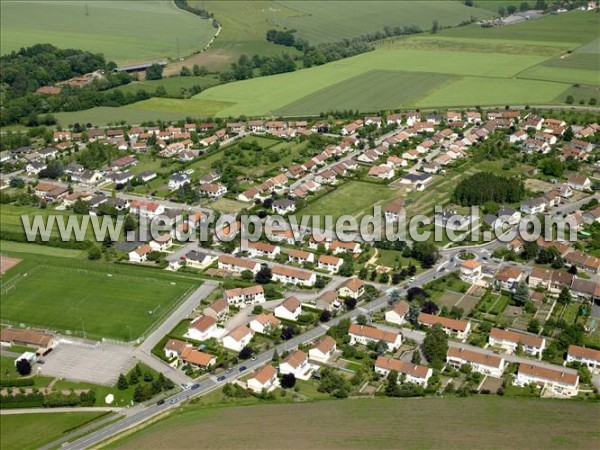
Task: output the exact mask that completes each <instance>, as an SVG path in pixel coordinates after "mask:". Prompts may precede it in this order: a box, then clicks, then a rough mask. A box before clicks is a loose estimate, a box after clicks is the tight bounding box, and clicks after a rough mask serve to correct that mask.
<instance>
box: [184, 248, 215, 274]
mask: <svg viewBox="0 0 600 450" xmlns="http://www.w3.org/2000/svg"><path fill="white" fill-rule="evenodd" d="M216 259H217V257H216V256H212V255H209V254H207V253H203V252H198V251H196V250H191V251H189V252H187V253H186V254H185V263H186V265H187V267H191V268H192V269H200V270H204V269H206V268H207V267H208V266H210V265H211V264H212V263H213V262H214V261H215V260H216Z"/></svg>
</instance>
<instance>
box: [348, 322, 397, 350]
mask: <svg viewBox="0 0 600 450" xmlns="http://www.w3.org/2000/svg"><path fill="white" fill-rule="evenodd" d="M348 334H350V344H352V345H354V344H356V343H357V342H358V343H360V344H363V345H367V344H368V343H369V342H379V341H383V342H385V343H386V345H387V350H388V351H390V352H391V351H393V350H394V349H395V348H398V347H400V345H402V335H401V334H400V333H395V332H393V331H384V330H381V329H379V328H375V327H370V326H368V325H359V324H357V323H353V324H352V325H350V329H349V330H348Z"/></svg>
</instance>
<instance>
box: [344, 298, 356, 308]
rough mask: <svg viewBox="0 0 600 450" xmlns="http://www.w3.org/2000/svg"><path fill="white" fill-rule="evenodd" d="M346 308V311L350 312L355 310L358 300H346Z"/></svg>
mask: <svg viewBox="0 0 600 450" xmlns="http://www.w3.org/2000/svg"><path fill="white" fill-rule="evenodd" d="M344 306H346V309H347V310H348V311H351V310H353V309H354V308H356V299H355V298H352V297H348V298H345V299H344Z"/></svg>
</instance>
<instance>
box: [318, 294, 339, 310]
mask: <svg viewBox="0 0 600 450" xmlns="http://www.w3.org/2000/svg"><path fill="white" fill-rule="evenodd" d="M340 306H342V302H341V301H340V299H339V297H338V296H337V294H336V293H335V291H325V292H323V293H322V294H321V295H319V297H318V298H317V301H316V307H317V308H318V309H321V310H325V311H333V310H335V309H337V308H339V307H340Z"/></svg>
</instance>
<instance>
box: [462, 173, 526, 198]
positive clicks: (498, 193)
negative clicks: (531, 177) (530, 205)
mask: <svg viewBox="0 0 600 450" xmlns="http://www.w3.org/2000/svg"><path fill="white" fill-rule="evenodd" d="M524 195H525V186H524V185H523V182H522V181H521V180H519V179H517V178H509V177H503V176H500V175H496V174H494V173H491V172H479V173H476V174H474V175H471V176H470V177H468V178H465V179H464V180H461V181H460V182H459V183H458V185H457V186H456V188H455V189H454V193H453V194H452V201H453V202H455V203H457V204H459V205H461V206H473V205H483V204H484V203H486V202H496V203H515V202H519V201H521V199H522V198H523V196H524Z"/></svg>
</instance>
